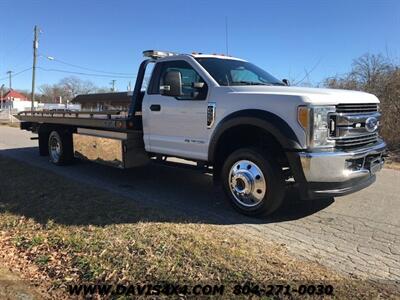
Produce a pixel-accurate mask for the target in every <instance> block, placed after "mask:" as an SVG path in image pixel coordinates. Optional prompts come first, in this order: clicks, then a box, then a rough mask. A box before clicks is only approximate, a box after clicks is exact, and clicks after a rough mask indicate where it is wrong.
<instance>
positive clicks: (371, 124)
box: [365, 117, 378, 132]
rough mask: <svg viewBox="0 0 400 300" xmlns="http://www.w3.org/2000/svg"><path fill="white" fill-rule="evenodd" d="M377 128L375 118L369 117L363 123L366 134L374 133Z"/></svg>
mask: <svg viewBox="0 0 400 300" xmlns="http://www.w3.org/2000/svg"><path fill="white" fill-rule="evenodd" d="M377 128H378V119H377V118H375V117H369V118H368V119H367V120H366V121H365V129H366V130H367V131H368V132H374V131H375V130H376V129H377Z"/></svg>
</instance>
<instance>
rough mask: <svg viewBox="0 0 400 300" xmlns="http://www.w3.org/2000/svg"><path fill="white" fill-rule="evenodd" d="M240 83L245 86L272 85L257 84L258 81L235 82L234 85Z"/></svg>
mask: <svg viewBox="0 0 400 300" xmlns="http://www.w3.org/2000/svg"><path fill="white" fill-rule="evenodd" d="M235 83H240V84H245V85H270V84H268V83H262V82H256V81H233V82H232V84H235Z"/></svg>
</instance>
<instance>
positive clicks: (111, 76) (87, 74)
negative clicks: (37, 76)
mask: <svg viewBox="0 0 400 300" xmlns="http://www.w3.org/2000/svg"><path fill="white" fill-rule="evenodd" d="M36 68H37V69H40V70H42V71H45V72H59V73H67V74H75V75H84V76H93V77H105V78H129V79H132V78H135V77H136V76H120V75H106V74H94V73H84V72H74V71H68V70H62V69H46V68H42V67H36Z"/></svg>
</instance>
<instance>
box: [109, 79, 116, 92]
mask: <svg viewBox="0 0 400 300" xmlns="http://www.w3.org/2000/svg"><path fill="white" fill-rule="evenodd" d="M115 82H116V80H115V79H113V80H111V82H110V84H111V91H112V92H115Z"/></svg>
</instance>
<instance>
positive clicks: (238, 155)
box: [221, 148, 285, 216]
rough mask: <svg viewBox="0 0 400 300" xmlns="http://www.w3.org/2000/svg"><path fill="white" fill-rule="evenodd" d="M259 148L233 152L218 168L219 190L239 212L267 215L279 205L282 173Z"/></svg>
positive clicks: (283, 191) (282, 194)
mask: <svg viewBox="0 0 400 300" xmlns="http://www.w3.org/2000/svg"><path fill="white" fill-rule="evenodd" d="M266 151H267V150H263V149H261V148H243V149H239V150H236V151H235V152H233V153H232V154H231V155H229V157H228V158H227V159H226V161H225V163H224V165H223V167H222V172H221V175H222V182H223V188H224V191H225V193H226V195H227V196H228V198H229V199H230V202H231V203H232V205H233V206H234V208H236V209H237V210H238V211H239V212H241V213H243V214H246V215H251V216H257V215H264V216H265V215H269V214H271V213H273V212H274V211H275V210H276V209H278V207H279V206H280V205H281V204H282V202H283V199H284V195H285V181H284V177H283V173H282V169H281V168H280V166H279V165H278V164H277V163H276V161H275V160H274V159H273V158H272V157H270V156H269V155H268V153H266Z"/></svg>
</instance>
